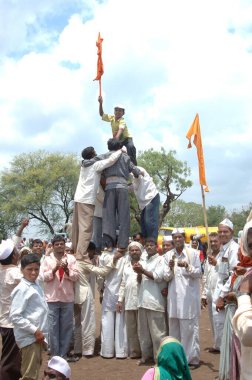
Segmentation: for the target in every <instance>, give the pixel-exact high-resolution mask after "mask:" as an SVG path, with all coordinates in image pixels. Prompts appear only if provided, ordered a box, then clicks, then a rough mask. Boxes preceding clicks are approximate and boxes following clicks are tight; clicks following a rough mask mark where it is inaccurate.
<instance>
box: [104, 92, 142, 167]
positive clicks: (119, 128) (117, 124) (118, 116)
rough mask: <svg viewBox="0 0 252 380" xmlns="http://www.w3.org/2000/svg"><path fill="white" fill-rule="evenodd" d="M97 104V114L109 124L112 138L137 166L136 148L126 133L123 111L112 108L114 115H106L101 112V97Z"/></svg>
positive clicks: (127, 132)
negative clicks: (123, 147)
mask: <svg viewBox="0 0 252 380" xmlns="http://www.w3.org/2000/svg"><path fill="white" fill-rule="evenodd" d="M98 102H99V114H100V116H101V118H102V120H103V121H107V122H109V123H110V124H111V129H112V135H113V138H114V139H116V140H119V141H120V142H121V144H122V146H123V145H124V146H125V147H126V149H127V153H128V155H129V156H130V159H131V161H132V162H133V164H134V165H137V160H136V148H135V145H134V143H133V139H132V137H131V135H130V133H129V131H128V127H127V125H126V123H125V120H124V118H123V115H124V113H125V109H124V108H123V107H122V106H116V107H115V108H114V115H107V114H106V113H104V111H103V106H102V103H103V99H102V96H99V98H98Z"/></svg>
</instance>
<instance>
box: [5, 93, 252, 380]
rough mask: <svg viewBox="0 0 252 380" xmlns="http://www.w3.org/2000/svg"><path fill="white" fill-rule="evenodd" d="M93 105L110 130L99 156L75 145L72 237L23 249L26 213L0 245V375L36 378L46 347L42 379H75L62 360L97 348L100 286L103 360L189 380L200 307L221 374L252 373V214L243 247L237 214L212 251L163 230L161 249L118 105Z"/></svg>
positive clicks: (224, 377) (147, 184) (196, 362)
mask: <svg viewBox="0 0 252 380" xmlns="http://www.w3.org/2000/svg"><path fill="white" fill-rule="evenodd" d="M99 112H100V115H101V116H102V119H103V120H104V121H109V122H110V123H111V126H112V132H113V138H111V139H109V141H108V151H109V152H108V153H106V154H103V155H100V156H98V155H97V154H96V152H95V149H94V148H93V147H86V148H85V149H83V151H82V164H81V169H80V176H79V181H78V184H77V188H76V193H75V197H74V212H73V222H72V229H71V232H70V238H68V239H67V240H66V239H65V237H64V236H63V235H59V234H58V235H55V236H54V237H53V238H52V240H51V242H50V243H48V244H46V245H45V244H44V242H43V241H42V240H40V239H34V240H32V241H31V244H30V245H29V246H27V243H26V242H25V241H24V240H22V233H23V230H24V229H25V227H26V226H27V225H28V223H29V221H28V220H26V219H25V220H24V221H23V222H22V224H21V226H20V228H19V230H18V231H17V232H16V235H15V236H14V237H12V238H11V239H6V240H2V242H1V244H0V264H1V265H0V331H1V336H2V356H1V364H0V378H1V379H3V380H18V379H22V380H37V379H38V377H39V371H40V366H41V362H42V351H43V350H44V349H46V350H47V351H48V355H49V357H50V360H49V362H48V368H47V370H45V372H44V375H43V376H44V377H43V378H44V379H47V378H51V379H52V378H56V379H57V378H59V379H70V376H71V370H70V367H69V365H68V362H76V361H78V360H79V359H80V358H82V357H83V356H85V357H92V356H93V355H94V348H95V338H96V326H95V321H96V316H95V312H96V311H95V302H94V298H95V293H96V289H95V287H96V284H97V290H98V292H99V294H100V301H101V304H102V311H101V323H100V328H101V348H100V355H101V357H103V358H112V357H116V358H118V359H124V358H127V357H129V358H132V359H136V363H137V364H138V365H150V366H154V365H155V364H156V366H155V367H153V368H151V369H150V370H148V371H147V372H146V373H145V375H144V377H143V379H144V380H146V379H150V380H153V379H161V378H165V379H166V378H167V379H173V378H181V379H191V375H190V370H193V369H196V368H198V367H199V366H200V343H199V318H200V313H201V309H202V308H205V307H207V308H208V311H209V321H210V325H211V328H212V335H213V346H212V348H210V350H209V351H210V352H212V353H216V352H217V353H218V352H220V368H219V376H218V379H219V380H238V379H241V380H248V379H251V378H252V370H251V367H250V366H247V365H246V362H247V361H249V360H250V359H251V356H252V355H251V346H252V342H251V341H252V338H251V336H252V334H251V326H252V325H251V320H252V306H251V290H252V222H248V223H247V224H246V225H245V227H244V232H243V236H242V241H241V245H240V246H239V245H238V244H237V243H236V242H235V241H234V238H233V231H234V227H233V224H232V222H231V221H230V220H229V219H227V218H226V219H224V220H223V221H221V222H220V223H219V225H218V232H217V233H211V234H210V236H209V247H208V252H207V257H205V255H204V254H203V252H202V249H201V248H202V247H201V245H200V240H199V239H198V238H194V237H192V240H191V244H187V243H186V235H185V231H184V230H183V229H182V228H174V229H173V231H172V235H171V236H167V237H164V239H163V242H162V251H161V252H160V251H158V247H157V237H158V217H159V203H160V196H159V193H158V190H157V188H156V186H155V184H154V182H153V180H152V178H151V177H150V175H149V174H148V172H147V171H146V169H144V168H142V167H138V166H137V161H136V156H135V147H134V144H133V141H132V138H131V136H130V134H129V132H128V130H127V127H126V124H125V122H124V119H123V115H124V109H123V108H122V107H115V114H114V115H107V114H104V112H103V107H102V98H101V97H100V98H99ZM123 146H124V147H125V146H126V148H127V150H128V153H129V155H128V154H127V153H126V150H125V148H123ZM129 183H131V185H130V186H129ZM129 191H133V192H134V194H135V196H136V200H137V202H138V204H139V208H140V210H141V233H135V234H134V235H133V238H132V239H131V238H130V206H129ZM21 242H22V244H21ZM118 365H119V364H118ZM176 376H177V377H176ZM179 376H180V377H179Z"/></svg>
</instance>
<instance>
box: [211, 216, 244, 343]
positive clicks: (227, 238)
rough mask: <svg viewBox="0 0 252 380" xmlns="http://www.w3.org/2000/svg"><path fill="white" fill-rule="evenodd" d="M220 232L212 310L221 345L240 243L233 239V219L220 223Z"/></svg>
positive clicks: (217, 337)
mask: <svg viewBox="0 0 252 380" xmlns="http://www.w3.org/2000/svg"><path fill="white" fill-rule="evenodd" d="M218 234H219V238H220V242H221V248H220V253H219V255H218V259H217V263H216V266H215V268H216V271H217V272H218V275H217V281H216V286H215V291H214V294H213V308H212V310H213V319H214V326H215V339H216V340H217V342H218V345H219V346H220V345H221V339H222V334H223V327H224V322H225V302H224V298H225V297H226V296H227V295H228V293H229V292H230V290H231V289H230V285H231V276H232V273H233V268H234V267H235V266H236V265H237V263H238V249H239V245H238V244H237V243H236V242H235V241H234V240H233V223H232V222H231V220H229V219H227V218H226V219H224V220H223V221H222V222H221V223H220V224H219V226H218Z"/></svg>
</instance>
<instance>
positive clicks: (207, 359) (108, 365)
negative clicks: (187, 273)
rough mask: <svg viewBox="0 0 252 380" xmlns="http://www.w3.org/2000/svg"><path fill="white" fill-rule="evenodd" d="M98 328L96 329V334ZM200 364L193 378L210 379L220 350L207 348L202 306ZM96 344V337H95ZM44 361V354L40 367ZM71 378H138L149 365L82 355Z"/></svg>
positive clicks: (206, 322) (215, 371)
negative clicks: (213, 352) (215, 351)
mask: <svg viewBox="0 0 252 380" xmlns="http://www.w3.org/2000/svg"><path fill="white" fill-rule="evenodd" d="M96 311H97V313H96V314H97V326H99V323H100V322H99V321H100V312H101V307H100V304H99V303H98V297H96ZM98 335H99V329H97V336H98ZM200 343H201V366H200V367H199V368H198V369H195V370H193V371H191V374H192V379H193V380H213V379H215V378H216V376H218V366H219V354H217V355H216V354H210V353H208V352H207V351H206V349H207V348H209V347H211V344H212V337H211V331H210V326H209V319H208V312H207V310H203V312H202V315H201V326H200ZM97 346H99V340H98V339H97ZM45 365H46V356H45V360H44V362H43V366H42V369H44V367H45ZM70 366H71V369H72V377H71V380H129V379H130V380H140V379H141V377H142V375H143V374H144V372H145V371H146V370H147V369H148V368H149V367H148V366H141V367H139V366H137V365H136V360H132V359H124V360H122V359H102V358H101V357H100V356H95V357H93V358H91V359H86V358H82V359H80V360H79V361H78V362H77V363H74V364H72V363H71V364H70Z"/></svg>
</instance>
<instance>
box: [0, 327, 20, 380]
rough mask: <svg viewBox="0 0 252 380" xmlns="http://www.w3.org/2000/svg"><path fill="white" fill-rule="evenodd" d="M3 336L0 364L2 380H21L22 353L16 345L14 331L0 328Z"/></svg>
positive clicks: (0, 377)
mask: <svg viewBox="0 0 252 380" xmlns="http://www.w3.org/2000/svg"><path fill="white" fill-rule="evenodd" d="M0 332H1V335H2V356H1V362H0V379H1V380H19V378H21V377H22V376H21V372H20V369H21V353H20V350H19V348H18V346H17V344H16V341H15V337H14V333H13V329H11V328H6V327H0Z"/></svg>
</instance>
